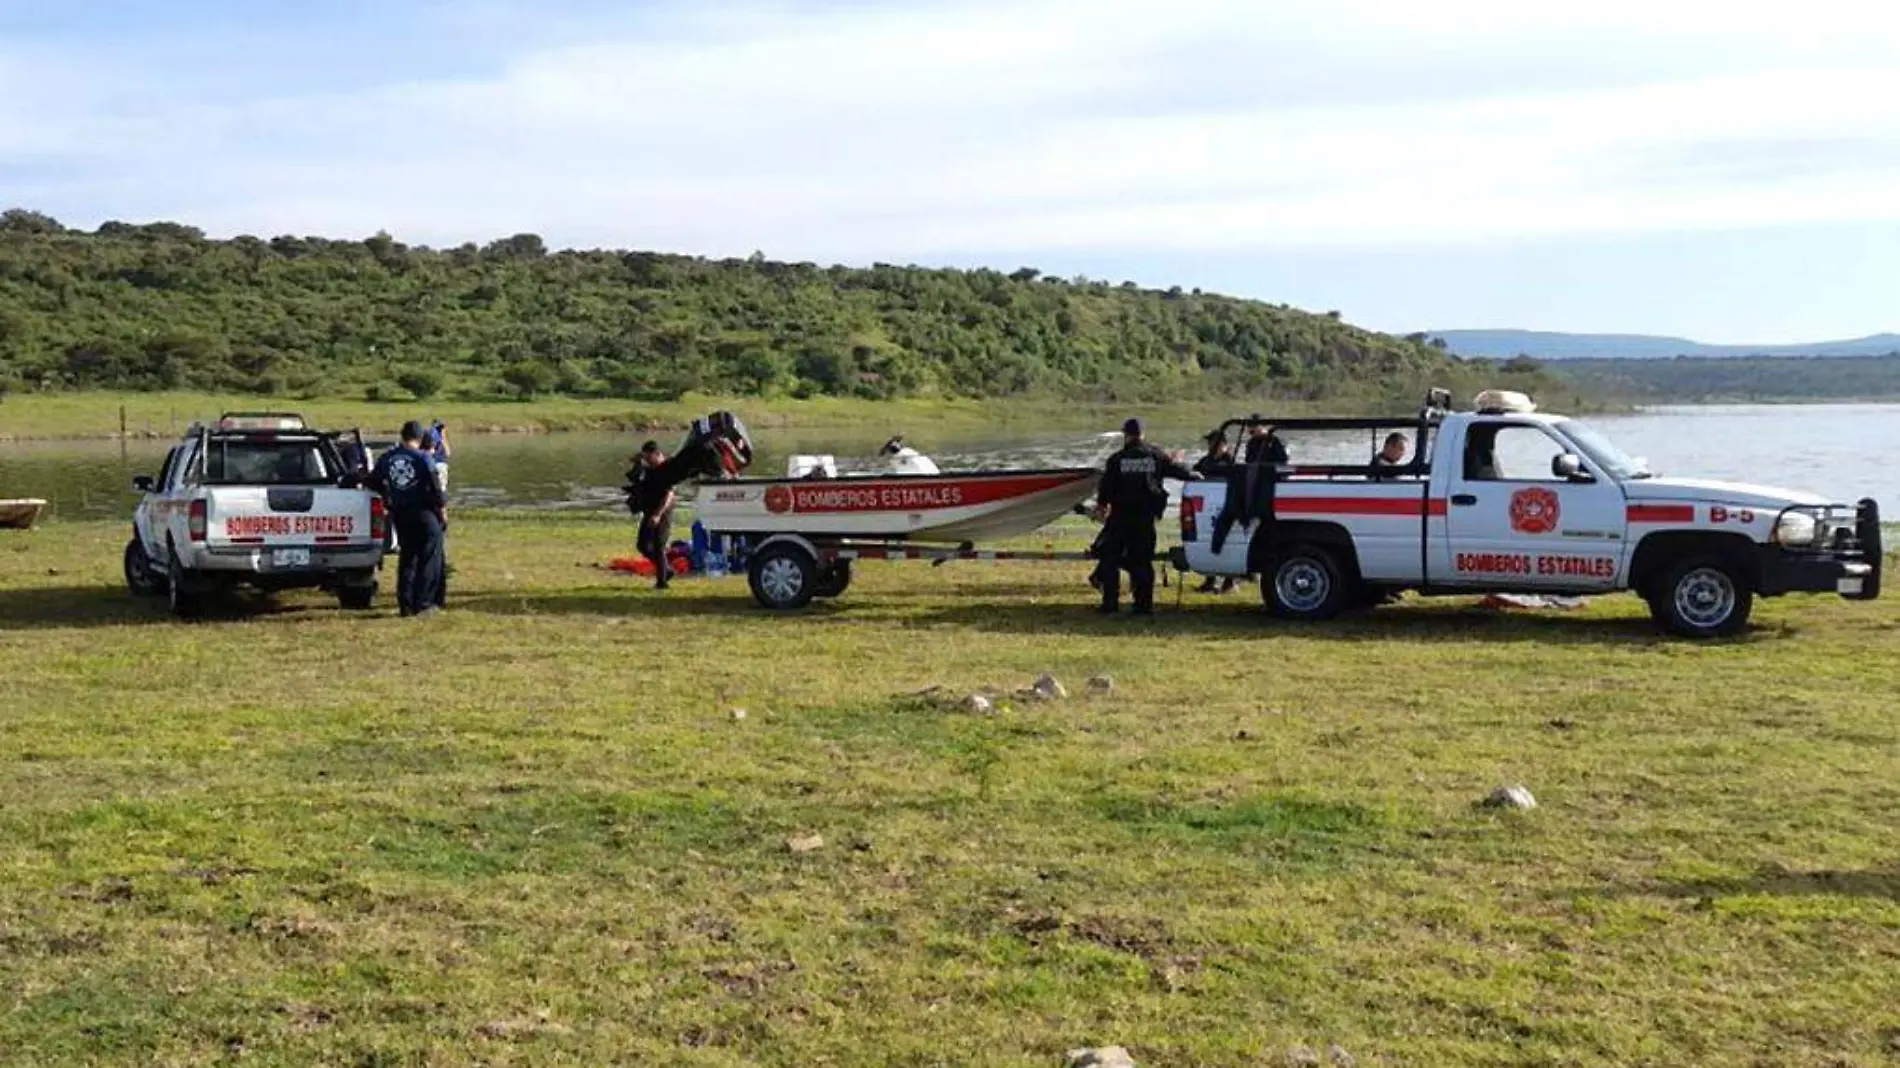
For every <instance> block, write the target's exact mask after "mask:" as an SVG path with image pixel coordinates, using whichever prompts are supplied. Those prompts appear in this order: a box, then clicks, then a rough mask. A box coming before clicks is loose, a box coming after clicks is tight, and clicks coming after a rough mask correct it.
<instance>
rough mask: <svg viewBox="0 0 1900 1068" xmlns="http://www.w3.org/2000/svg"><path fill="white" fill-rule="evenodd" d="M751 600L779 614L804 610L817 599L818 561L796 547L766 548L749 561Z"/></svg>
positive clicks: (779, 546)
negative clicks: (814, 598) (813, 599)
mask: <svg viewBox="0 0 1900 1068" xmlns="http://www.w3.org/2000/svg"><path fill="white" fill-rule="evenodd" d="M746 578H747V580H748V581H749V582H750V583H751V586H752V596H753V598H754V599H755V600H757V601H758V602H759V603H760V604H762V605H764V606H765V607H767V608H770V609H772V610H774V611H778V612H790V611H793V610H795V609H799V608H803V607H805V606H806V605H808V604H810V603H811V599H812V598H813V597H815V596H817V595H818V587H819V585H820V582H821V580H820V578H819V573H818V561H817V560H814V559H812V555H811V553H809V552H806V551H805V550H804V549H802V548H800V547H799V546H796V545H786V544H779V545H768V546H766V547H765V548H763V549H761V550H759V552H758V553H757V554H756V555H754V556H753V557H752V563H751V565H750V566H748V567H747V568H746Z"/></svg>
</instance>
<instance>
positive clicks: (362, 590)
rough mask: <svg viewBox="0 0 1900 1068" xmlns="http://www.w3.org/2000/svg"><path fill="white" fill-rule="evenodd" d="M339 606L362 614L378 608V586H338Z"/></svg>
mask: <svg viewBox="0 0 1900 1068" xmlns="http://www.w3.org/2000/svg"><path fill="white" fill-rule="evenodd" d="M336 603H337V606H338V607H340V608H343V609H344V610H346V611H350V612H362V611H366V610H368V609H371V608H374V607H376V584H375V583H374V582H372V583H370V584H369V585H367V586H338V587H337V588H336Z"/></svg>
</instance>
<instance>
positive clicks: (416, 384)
mask: <svg viewBox="0 0 1900 1068" xmlns="http://www.w3.org/2000/svg"><path fill="white" fill-rule="evenodd" d="M396 384H397V385H399V386H401V387H402V388H404V389H406V390H408V391H409V393H410V395H411V396H413V397H415V398H416V399H417V400H419V401H426V400H428V399H429V398H430V397H433V396H435V395H436V394H438V393H440V392H442V376H441V375H439V374H436V373H434V372H433V371H405V372H404V373H402V374H400V375H397V376H396Z"/></svg>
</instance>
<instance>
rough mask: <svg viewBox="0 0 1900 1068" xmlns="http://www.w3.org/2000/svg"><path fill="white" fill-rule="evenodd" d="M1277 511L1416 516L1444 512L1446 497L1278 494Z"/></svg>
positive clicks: (1283, 512)
mask: <svg viewBox="0 0 1900 1068" xmlns="http://www.w3.org/2000/svg"><path fill="white" fill-rule="evenodd" d="M1273 510H1274V512H1275V514H1278V515H1376V516H1398V517H1401V518H1406V517H1410V518H1413V519H1416V518H1418V517H1419V516H1428V515H1444V514H1445V499H1444V498H1443V497H1432V498H1429V499H1426V500H1420V499H1418V498H1417V497H1278V498H1275V499H1274V502H1273Z"/></svg>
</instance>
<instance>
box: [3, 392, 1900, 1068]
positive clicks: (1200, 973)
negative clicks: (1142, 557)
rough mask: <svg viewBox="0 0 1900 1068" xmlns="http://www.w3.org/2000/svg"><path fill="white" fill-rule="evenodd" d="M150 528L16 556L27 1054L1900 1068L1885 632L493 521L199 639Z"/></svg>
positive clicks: (29, 549)
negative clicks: (680, 555)
mask: <svg viewBox="0 0 1900 1068" xmlns="http://www.w3.org/2000/svg"><path fill="white" fill-rule="evenodd" d="M8 404H9V406H11V405H12V404H13V401H11V400H9V401H8ZM122 537H123V530H122V529H121V526H120V525H119V524H111V525H105V524H99V525H80V524H72V525H53V526H49V527H46V528H43V529H40V530H37V531H32V532H26V533H19V532H0V667H3V668H4V670H5V673H6V678H7V695H6V698H5V700H4V701H0V709H3V710H4V711H0V731H4V736H5V738H6V740H7V744H6V746H5V749H4V755H0V873H3V874H0V878H4V880H5V886H6V891H5V893H4V894H0V983H3V984H4V989H5V992H6V1003H5V1010H4V1012H3V1013H0V1062H4V1063H9V1064H34V1065H40V1064H55V1063H62V1064H63V1063H97V1064H107V1063H113V1064H202V1063H213V1062H218V1061H221V1060H236V1059H238V1058H239V1057H240V1056H241V1057H242V1059H243V1061H244V1062H245V1063H252V1064H291V1063H300V1064H301V1063H323V1064H362V1065H385V1064H386V1065H398V1064H461V1063H471V1062H483V1063H498V1064H530V1063H533V1064H543V1063H576V1064H606V1063H648V1064H685V1065H740V1064H766V1065H805V1064H840V1065H844V1064H852V1065H856V1064H941V1065H1018V1064H1021V1065H1055V1064H1060V1063H1061V1056H1062V1053H1063V1051H1065V1050H1067V1049H1069V1048H1072V1047H1075V1046H1079V1045H1095V1044H1106V1043H1119V1044H1123V1045H1127V1046H1128V1047H1130V1048H1131V1050H1132V1051H1133V1052H1134V1054H1135V1056H1136V1057H1137V1059H1138V1060H1139V1061H1140V1063H1142V1064H1143V1065H1167V1066H1177V1065H1210V1066H1211V1065H1237V1064H1255V1063H1259V1064H1272V1063H1279V1062H1280V1060H1281V1059H1283V1057H1284V1051H1285V1050H1286V1049H1287V1048H1288V1047H1291V1046H1294V1045H1310V1046H1313V1047H1315V1048H1318V1049H1321V1050H1324V1049H1325V1047H1326V1046H1327V1045H1328V1044H1331V1043H1338V1044H1340V1045H1341V1046H1343V1047H1345V1048H1346V1049H1348V1050H1350V1051H1351V1052H1352V1053H1353V1054H1354V1055H1355V1056H1356V1057H1357V1058H1358V1062H1359V1063H1360V1064H1362V1065H1373V1064H1410V1065H1525V1064H1551V1065H1556V1064H1562V1065H1596V1064H1603V1065H1610V1064H1639V1063H1657V1064H1663V1063H1667V1064H1708V1065H1748V1064H1763V1065H1768V1064H1773V1065H1782V1064H1794V1065H1802V1064H1813V1065H1837V1064H1838V1065H1861V1066H1875V1065H1882V1064H1890V1063H1893V1062H1894V1059H1895V1058H1896V1057H1900V1051H1897V1047H1896V1045H1895V1043H1896V1042H1900V978H1896V976H1900V840H1897V839H1896V837H1895V832H1896V812H1900V726H1896V721H1895V717H1894V700H1895V695H1896V694H1900V609H1897V608H1896V607H1895V603H1894V602H1893V601H1892V600H1887V601H1883V602H1876V603H1873V604H1849V603H1845V602H1840V601H1837V600H1834V599H1831V598H1790V599H1786V600H1783V601H1777V602H1770V603H1768V604H1765V605H1764V606H1762V608H1761V609H1760V610H1759V612H1758V622H1757V625H1756V626H1755V628H1754V629H1753V631H1752V632H1751V633H1750V634H1749V635H1748V636H1747V637H1746V638H1744V639H1741V640H1738V641H1734V642H1729V643H1722V644H1713V645H1697V644H1688V643H1681V642H1674V641H1665V640H1661V639H1658V638H1656V637H1654V636H1653V635H1652V633H1651V631H1650V629H1649V627H1648V624H1647V621H1646V620H1645V619H1644V618H1643V616H1642V615H1641V614H1640V608H1639V606H1638V604H1637V603H1636V602H1635V601H1634V600H1633V599H1630V598H1606V599H1603V600H1601V601H1600V602H1598V603H1596V604H1595V605H1593V606H1592V607H1591V608H1590V609H1588V610H1587V611H1584V612H1580V613H1549V614H1523V615H1516V616H1510V617H1501V616H1496V615H1491V614H1487V613H1484V612H1482V611H1480V610H1478V609H1476V608H1474V607H1473V606H1472V605H1470V604H1469V603H1467V602H1432V603H1425V604H1419V603H1408V604H1405V605H1401V606H1397V607H1395V608H1391V609H1385V610H1381V611H1379V612H1377V613H1375V614H1373V615H1371V616H1369V617H1367V618H1364V619H1361V620H1353V621H1347V622H1341V623H1338V624H1333V625H1327V626H1319V627H1297V626H1286V625H1276V624H1274V623H1272V622H1270V621H1268V620H1266V619H1264V618H1262V617H1261V615H1260V614H1259V612H1258V611H1257V603H1256V602H1255V600H1254V599H1253V598H1251V597H1247V598H1244V599H1243V598H1241V597H1239V596H1235V597H1231V598H1229V599H1226V600H1218V599H1215V598H1210V597H1204V596H1196V595H1193V594H1189V595H1188V598H1187V602H1188V603H1187V605H1186V607H1185V608H1184V609H1182V610H1180V611H1178V612H1177V611H1176V610H1174V608H1173V607H1172V605H1173V601H1174V596H1173V592H1172V591H1169V593H1168V595H1167V596H1166V598H1165V600H1166V601H1167V606H1166V607H1165V608H1164V610H1163V612H1162V614H1161V615H1160V616H1159V617H1158V618H1156V619H1154V620H1150V621H1140V620H1134V619H1129V618H1121V619H1114V620H1101V619H1098V618H1096V617H1094V616H1093V615H1091V614H1090V613H1089V612H1088V611H1087V599H1086V596H1085V594H1086V590H1085V588H1084V587H1083V586H1082V583H1081V570H1080V568H1079V567H1075V566H1066V565H1065V566H1045V565H1026V564H1019V565H1008V564H995V565H978V564H960V565H952V566H948V567H944V568H931V567H928V566H924V565H918V564H883V565H879V564H866V565H864V566H863V567H862V569H861V571H860V573H859V576H858V579H857V582H856V584H855V585H854V586H853V588H852V589H851V590H850V591H849V593H848V594H847V595H846V596H845V597H844V598H843V599H842V600H840V601H838V602H836V603H833V604H824V605H819V606H817V607H816V608H815V609H814V610H812V611H810V612H808V613H806V614H803V615H800V616H797V617H782V616H774V615H770V614H766V613H764V612H762V611H760V610H757V609H755V608H753V607H752V606H751V603H750V600H749V598H748V597H747V596H746V594H745V592H744V589H743V583H742V581H740V580H727V581H725V582H722V583H717V584H708V583H703V582H696V581H693V582H684V583H681V584H680V585H679V586H678V587H676V589H675V590H674V591H672V592H671V593H669V594H667V595H664V596H660V595H656V594H654V593H653V592H651V591H649V590H647V589H645V588H643V587H642V586H640V585H638V584H636V583H634V582H633V581H632V580H629V579H625V578H622V577H619V576H616V575H614V574H612V573H610V572H607V571H605V570H601V569H599V568H597V567H596V566H595V565H598V564H601V563H604V562H605V561H606V560H607V559H609V558H610V557H611V556H613V555H616V554H619V553H624V552H626V551H628V549H629V545H630V542H631V531H630V530H629V529H628V528H627V526H626V525H625V524H624V523H620V522H614V521H609V520H598V519H593V518H585V517H576V518H559V519H551V518H536V519H513V518H498V517H479V518H477V517H466V518H462V519H459V520H458V522H457V524H456V526H455V528H454V529H453V530H452V531H451V538H452V541H451V555H452V558H453V559H454V561H455V563H456V565H457V567H458V569H459V570H458V574H457V576H456V579H455V585H454V588H453V590H452V593H451V599H452V603H453V606H454V607H453V610H452V611H451V612H450V613H449V614H448V615H447V616H445V617H443V618H442V619H440V620H436V621H433V622H423V623H417V622H412V621H405V620H399V619H396V618H393V616H394V613H393V611H391V610H389V609H388V608H387V607H385V608H384V609H381V610H379V611H377V612H375V613H371V614H369V615H367V616H364V615H346V614H344V613H341V612H339V611H337V610H336V609H335V608H334V607H333V606H332V605H331V604H330V603H328V602H326V601H325V600H323V599H322V598H319V597H316V596H303V595H294V596H288V597H285V598H281V599H278V600H276V601H270V602H263V603H260V604H258V605H255V606H250V609H249V610H245V611H232V612H230V613H229V614H225V615H221V616H220V617H219V618H216V619H213V620H211V621H207V622H201V623H195V624H189V625H187V624H176V623H172V622H169V621H167V620H166V619H164V618H163V617H162V615H161V613H160V611H159V607H158V606H157V605H154V604H149V603H143V602H137V601H134V600H132V599H131V598H129V597H128V596H127V595H125V594H124V593H123V592H122V591H121V590H120V589H119V588H118V587H117V584H116V569H117V558H118V550H119V546H120V539H121V538H122ZM386 600H387V598H385V601H386ZM240 607H243V606H240ZM1045 670H1047V671H1052V672H1054V673H1055V674H1056V675H1057V676H1058V677H1059V678H1061V679H1062V680H1063V681H1064V682H1065V683H1067V685H1068V686H1069V687H1070V689H1071V690H1072V691H1073V692H1074V696H1072V697H1071V698H1070V699H1068V700H1066V701H1062V702H1057V703H1050V704H1035V703H1030V702H1026V701H1022V700H1006V701H1005V702H1004V703H1005V705H1006V706H1007V708H1006V709H1005V710H1004V711H1002V712H1001V713H1000V714H998V715H996V716H993V717H975V716H971V715H969V714H966V713H963V712H960V711H956V710H954V709H953V708H950V707H946V705H945V704H942V703H939V702H937V701H934V700H932V699H931V698H929V697H927V696H919V693H920V691H924V690H925V689H926V688H928V687H932V686H941V687H943V688H944V692H945V693H947V694H949V695H951V696H953V697H954V696H961V695H962V694H965V693H968V692H971V691H974V690H977V689H982V688H994V689H1001V690H1004V691H1008V690H1011V689H1014V688H1017V687H1022V686H1026V685H1027V684H1028V683H1029V681H1030V680H1031V679H1032V678H1033V677H1034V676H1035V675H1036V674H1037V673H1039V672H1042V671H1045ZM1096 673H1108V674H1112V675H1113V676H1114V678H1115V684H1116V686H1115V691H1114V693H1113V694H1111V695H1109V696H1105V697H1100V696H1098V697H1091V696H1087V695H1085V694H1084V693H1083V692H1082V691H1083V682H1084V680H1085V679H1086V678H1087V677H1088V676H1090V675H1093V674H1096ZM735 706H741V707H744V708H746V709H747V710H748V711H749V715H748V716H747V718H745V719H744V720H743V721H735V720H734V719H733V718H732V716H731V714H730V709H732V708H733V707H735ZM1511 781H1522V782H1523V783H1525V784H1526V785H1528V786H1529V787H1530V788H1531V789H1532V790H1533V791H1534V792H1535V793H1536V795H1537V798H1538V800H1539V802H1540V805H1539V807H1538V808H1537V809H1536V810H1535V811H1532V812H1528V813H1518V814H1498V813H1494V812H1490V811H1487V810H1483V809H1480V808H1478V807H1475V806H1474V804H1473V803H1474V802H1475V801H1476V800H1477V799H1479V798H1481V797H1483V796H1484V795H1485V794H1486V793H1488V792H1489V791H1490V790H1491V789H1492V788H1493V787H1495V786H1497V785H1499V784H1501V783H1504V782H1511ZM808 833H817V834H821V835H822V836H823V837H824V840H825V845H824V847H823V848H822V849H819V850H817V851H815V852H810V853H803V854H800V853H794V852H792V851H790V850H788V849H787V847H786V841H787V839H788V838H790V837H793V836H797V835H803V834H808Z"/></svg>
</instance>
